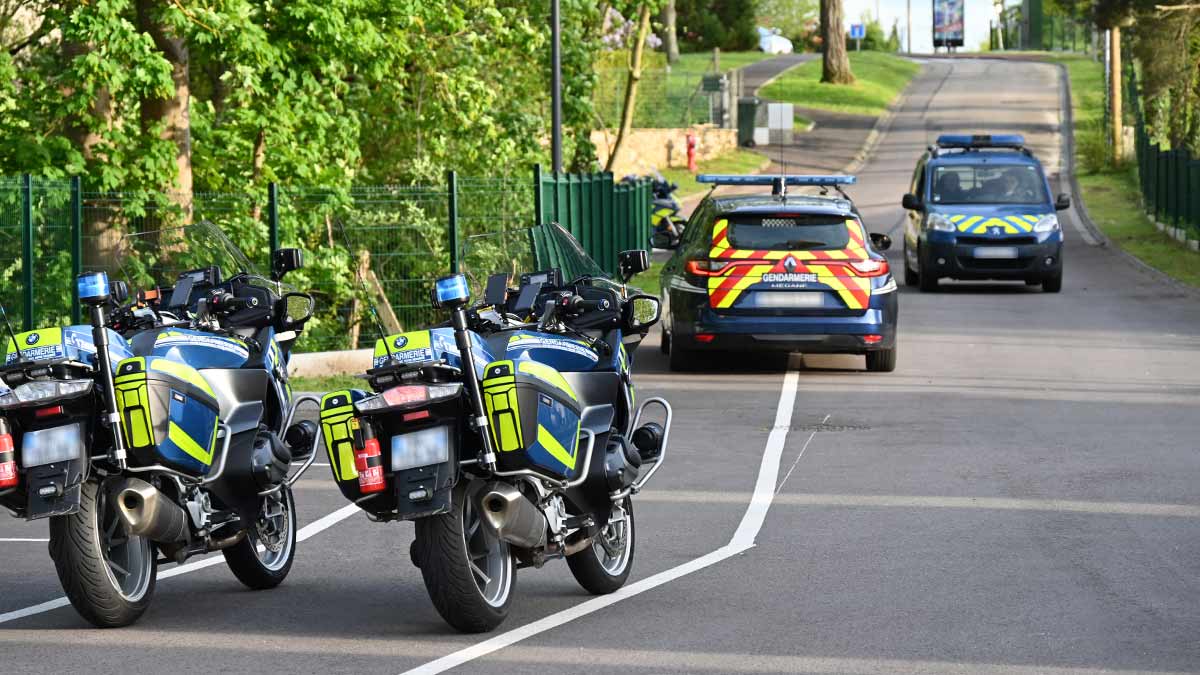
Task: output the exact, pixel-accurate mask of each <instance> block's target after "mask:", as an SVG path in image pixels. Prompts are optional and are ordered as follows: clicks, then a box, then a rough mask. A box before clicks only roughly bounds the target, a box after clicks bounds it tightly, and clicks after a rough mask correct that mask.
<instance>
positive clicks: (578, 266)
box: [461, 223, 610, 291]
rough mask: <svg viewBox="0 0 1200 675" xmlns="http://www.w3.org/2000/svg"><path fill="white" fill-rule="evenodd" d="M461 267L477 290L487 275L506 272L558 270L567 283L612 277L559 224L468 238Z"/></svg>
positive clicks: (510, 273) (514, 277)
mask: <svg viewBox="0 0 1200 675" xmlns="http://www.w3.org/2000/svg"><path fill="white" fill-rule="evenodd" d="M461 269H462V271H463V273H464V274H466V275H467V276H468V278H470V280H471V284H472V286H473V287H474V288H473V290H476V291H478V290H479V289H481V288H482V286H483V284H484V283H485V282H486V281H487V278H488V276H490V275H492V274H497V273H500V272H503V273H505V274H508V275H509V276H510V278H513V279H516V278H519V277H520V276H521V275H522V274H527V273H532V272H543V271H547V270H551V269H557V270H560V271H561V272H562V278H563V281H564V282H567V283H570V282H572V281H577V280H579V279H582V278H592V279H610V276H609V274H608V273H607V272H605V271H604V270H603V269H602V268H601V267H600V265H599V264H597V263H596V261H595V260H592V258H591V256H589V255H588V254H587V252H586V251H584V250H583V247H582V246H580V245H579V242H578V241H576V239H575V237H573V236H571V233H570V232H568V231H567V230H565V229H564V228H563V227H562V226H561V225H559V224H557V223H548V224H545V225H536V226H534V227H524V228H518V229H512V230H501V231H499V232H489V233H487V234H481V235H476V236H473V237H469V238H467V240H466V242H465V244H464V246H463V259H462V265H461Z"/></svg>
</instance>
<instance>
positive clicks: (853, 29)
mask: <svg viewBox="0 0 1200 675" xmlns="http://www.w3.org/2000/svg"><path fill="white" fill-rule="evenodd" d="M865 37H867V26H866V24H862V23H852V24H850V39H852V40H861V39H863V38H865Z"/></svg>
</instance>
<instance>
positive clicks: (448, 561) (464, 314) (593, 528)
mask: <svg viewBox="0 0 1200 675" xmlns="http://www.w3.org/2000/svg"><path fill="white" fill-rule="evenodd" d="M514 245H516V248H517V249H519V250H514V249H513V246H514ZM472 248H473V250H475V251H477V252H480V256H482V255H483V254H484V253H487V254H488V255H489V256H490V258H491V259H490V260H489V262H488V263H487V269H489V270H493V269H513V268H514V267H515V266H516V265H518V264H519V263H520V261H522V260H524V261H531V264H532V266H533V268H534V269H527V270H526V271H524V272H523V273H521V274H519V276H517V277H516V278H515V281H516V282H517V287H516V288H509V277H508V275H507V274H504V273H502V274H496V275H492V276H491V277H490V278H488V281H487V285H486V292H485V294H484V300H483V302H482V303H479V304H476V305H472V304H471V298H470V292H469V290H468V282H467V279H466V277H464V276H462V275H453V276H449V277H444V278H442V279H439V280H438V281H437V283H436V286H435V288H434V289H433V293H432V302H433V306H434V307H435V308H439V309H441V310H444V311H446V312H448V313H449V314H450V322H449V325H443V326H440V327H436V328H431V329H427V330H417V331H410V332H406V333H400V334H398V335H389V336H386V337H383V338H382V339H380V340H379V341H378V342H377V343H376V345H375V352H374V364H373V365H374V367H373V368H372V369H371V370H369V371H368V372H367V377H368V379H369V382H370V386H371V389H372V391H371V392H367V391H360V390H346V391H337V392H332V393H330V394H327V395H326V396H325V397H324V399H323V401H322V405H321V408H322V412H321V431H322V434H323V435H324V438H325V445H326V448H327V449H328V450H329V460H330V463H331V466H332V468H333V474H334V477H335V479H336V480H337V483H338V486H339V487H340V488H341V491H342V494H343V495H344V496H345V497H346V498H347V499H349V500H350V501H352V502H354V503H355V504H357V505H358V506H359V507H360V508H362V509H363V510H364V511H366V512H367V514H368V516H369V517H370V518H371V519H373V520H377V521H393V520H412V521H415V523H416V540H415V541H414V543H413V546H412V551H411V556H412V560H413V563H414V564H416V565H417V566H418V567H419V568H420V569H421V575H422V577H423V578H424V581H425V587H426V589H427V590H428V592H429V597H430V599H431V600H432V601H433V604H434V606H435V607H436V608H437V611H438V612H439V613H440V614H441V615H442V617H443V618H444V619H445V620H446V622H447V623H449V624H450V625H451V626H453V627H454V628H456V629H458V630H460V631H464V632H482V631H489V630H492V629H493V628H495V627H496V626H498V625H499V624H500V623H501V622H502V621H503V620H504V618H505V617H506V616H507V615H508V613H509V608H510V606H511V604H512V598H513V588H514V586H515V583H516V573H517V569H519V568H528V567H541V566H542V565H544V564H545V563H546V562H548V561H550V560H553V559H556V558H565V559H566V561H567V564H568V566H569V567H570V568H571V572H572V574H574V576H575V579H576V580H577V581H578V582H579V584H580V585H581V586H583V587H584V588H585V589H586V590H588V591H589V592H591V593H595V594H602V593H611V592H613V591H615V590H617V589H618V588H620V587H621V586H622V585H624V583H625V581H626V579H628V577H629V573H630V570H631V568H632V565H633V555H634V550H635V546H634V542H635V536H636V529H635V527H634V509H633V496H634V495H635V494H637V492H638V491H639V490H640V489H641V488H642V487H643V486H645V485H646V482H647V481H648V480H650V477H651V476H652V475H653V474H654V473H655V472H656V471H657V470H658V468H659V467H660V466H662V460H663V455H664V453H665V451H666V448H667V440H668V435H669V431H670V427H671V407H670V405H669V404H668V403H667V402H666V401H665V400H663V399H661V398H649V399H646V400H643V401H641V402H640V405H637V406H635V405H634V391H633V381H632V378H631V374H630V372H631V367H632V363H633V356H634V352H635V350H636V349H637V345H638V344H639V343H640V342H641V340H642V338H643V337H644V336H645V335H646V332H647V331H648V330H649V329H650V327H651V326H652V325H653V324H654V323H655V322H656V321H658V318H659V314H660V305H659V301H658V299H657V298H655V297H652V296H647V295H629V294H628V290H627V287H626V286H625V282H626V281H628V279H629V278H630V277H632V276H633V275H634V274H637V273H638V272H641V271H644V270H645V269H646V268H647V267H648V265H649V262H648V257H647V254H646V252H645V251H626V252H624V253H622V254H621V255H620V261H621V269H622V277H623V278H622V280H620V281H617V280H613V279H611V278H609V277H608V275H606V274H605V273H604V272H603V271H602V270H601V269H600V268H599V266H598V265H596V263H595V262H594V261H592V260H591V259H590V258H589V257H588V256H587V254H586V253H584V251H583V249H582V248H581V247H580V246H579V244H578V242H576V241H575V239H574V238H572V237H571V235H570V234H569V233H567V231H566V230H564V229H563V228H561V227H559V226H558V225H554V224H551V225H542V226H538V227H534V228H529V229H525V230H518V231H509V232H504V233H497V234H495V235H489V236H487V237H484V238H476V240H475V241H474V242H473V246H472ZM509 253H511V255H509ZM473 257H475V256H472V255H471V254H470V253H468V255H467V256H466V259H467V260H468V261H470V260H471V259H472V258H473ZM516 269H520V268H519V267H517V268H516ZM649 408H657V409H659V410H660V411H661V413H662V415H663V417H662V420H663V421H662V423H659V422H651V421H647V420H646V419H643V418H644V413H645V412H646V411H647V409H649Z"/></svg>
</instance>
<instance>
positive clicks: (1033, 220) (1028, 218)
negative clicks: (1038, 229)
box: [1020, 215, 1040, 225]
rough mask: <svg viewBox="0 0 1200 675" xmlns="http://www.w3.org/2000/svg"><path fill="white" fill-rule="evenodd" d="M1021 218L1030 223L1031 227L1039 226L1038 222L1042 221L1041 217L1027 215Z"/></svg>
mask: <svg viewBox="0 0 1200 675" xmlns="http://www.w3.org/2000/svg"><path fill="white" fill-rule="evenodd" d="M1020 217H1021V218H1024V219H1025V220H1026V222H1028V223H1029V224H1030V225H1037V221H1038V220H1040V217H1039V216H1029V215H1026V216H1020Z"/></svg>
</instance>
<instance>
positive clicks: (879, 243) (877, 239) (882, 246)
mask: <svg viewBox="0 0 1200 675" xmlns="http://www.w3.org/2000/svg"><path fill="white" fill-rule="evenodd" d="M871 246H872V247H873V248H874V249H875V250H877V251H886V250H888V249H889V248H891V247H892V238H891V237H889V236H887V235H886V234H881V233H879V232H872V233H871Z"/></svg>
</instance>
